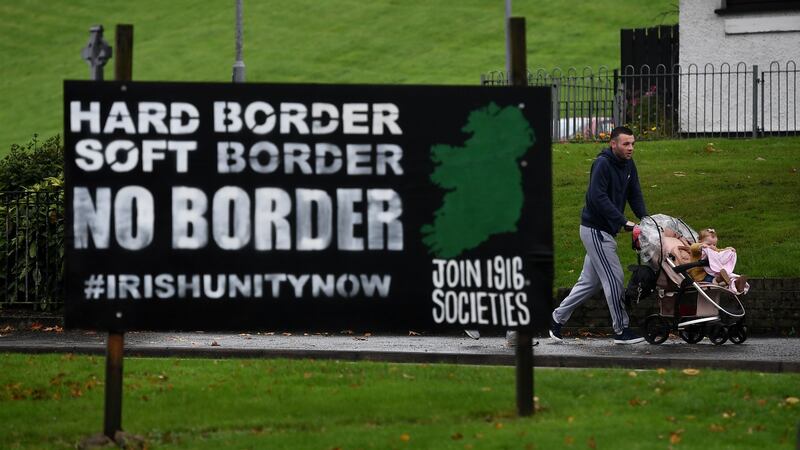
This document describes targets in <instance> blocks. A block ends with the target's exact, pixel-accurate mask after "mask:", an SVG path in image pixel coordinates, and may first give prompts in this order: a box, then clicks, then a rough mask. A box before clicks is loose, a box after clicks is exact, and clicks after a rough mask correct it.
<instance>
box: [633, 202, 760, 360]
mask: <svg viewBox="0 0 800 450" xmlns="http://www.w3.org/2000/svg"><path fill="white" fill-rule="evenodd" d="M697 240H698V234H697V233H696V232H695V231H694V230H693V229H692V228H691V227H689V226H688V225H686V223H684V222H683V221H682V220H680V219H677V218H674V217H670V216H667V215H664V214H656V215H653V216H646V217H644V218H643V219H642V221H641V223H640V224H639V226H638V229H636V230H634V234H633V248H634V250H636V252H637V254H638V260H639V265H638V266H631V267H629V269H631V271H632V272H633V275H632V277H631V280H630V283H629V285H628V289H627V290H626V300H627V301H629V302H638V301H640V300H641V299H643V298H646V297H647V296H649V295H650V294H652V293H653V292H655V294H656V298H657V301H658V306H659V312H658V314H652V315H650V316H648V317H647V318H646V319H645V323H644V330H643V331H644V332H643V334H644V338H645V339H646V340H647V342H649V343H651V344H661V343H662V342H664V341H666V340H667V338H668V337H669V334H670V332H673V331H674V332H677V334H678V335H679V336H680V337H681V338H682V339H683V340H684V341H686V342H688V343H690V344H696V343H698V342H700V341H701V340H703V338H704V337H708V339H709V340H710V341H711V342H712V343H713V344H715V345H721V344H724V343H725V342H726V341H728V340H730V341H731V342H733V343H734V344H741V343H743V342H744V341H745V340H747V326H746V325H745V322H744V316H745V310H744V305H742V302H741V300H739V295H744V294H746V292H747V291H746V290H744V292H743V293H739V292H737V291H736V289H735V287H733V286H721V285H717V284H714V283H707V282H697V281H694V279H693V278H692V277H691V275H690V274H689V273H688V271H689V269H692V268H694V267H703V266H708V260H706V259H701V260H699V261H696V262H690V261H691V255H690V253H689V252H688V251H687V247H688V246H689V245H690V244H692V243H695V242H697Z"/></svg>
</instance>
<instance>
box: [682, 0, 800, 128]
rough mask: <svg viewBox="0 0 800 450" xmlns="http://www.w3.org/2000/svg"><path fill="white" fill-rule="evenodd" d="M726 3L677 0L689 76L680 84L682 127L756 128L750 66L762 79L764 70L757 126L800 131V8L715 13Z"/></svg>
mask: <svg viewBox="0 0 800 450" xmlns="http://www.w3.org/2000/svg"><path fill="white" fill-rule="evenodd" d="M721 4H722V1H721V0H681V1H680V53H679V57H680V65H681V72H682V73H684V74H687V73H688V75H683V76H681V82H680V92H681V111H680V122H681V131H682V132H690V133H692V132H737V131H738V132H751V131H752V123H753V119H752V117H753V116H752V114H753V103H752V102H753V97H752V95H753V92H752V91H753V86H752V66H753V65H758V72H759V73H758V76H759V77H761V76H762V72H764V73H763V78H764V83H763V105H762V104H761V102H759V104H757V105H756V106H757V111H756V113H757V117H758V121H757V126H758V127H762V126H763V130H764V131H798V130H800V111H798V108H797V101H798V100H800V99H798V92H797V86H798V81H800V80H798V75H800V72H798V71H797V63H800V12H787V11H782V12H775V13H757V14H737V15H718V14H716V13H715V12H714V10H715V9H718V8H720V7H721ZM740 62H743V63H744V65H741V64H738V63H740ZM787 69H788V71H787ZM778 70H780V71H781V72H780V73H778V72H777V71H778ZM704 82H705V85H704ZM758 96H759V97H761V96H762V86H761V85H759V86H758ZM762 109H763V114H762Z"/></svg>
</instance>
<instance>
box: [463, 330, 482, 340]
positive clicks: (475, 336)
mask: <svg viewBox="0 0 800 450" xmlns="http://www.w3.org/2000/svg"><path fill="white" fill-rule="evenodd" d="M464 333H467V336H469V337H471V338H472V339H475V340H476V341H477V340H478V339H480V338H481V332H480V331H478V330H464Z"/></svg>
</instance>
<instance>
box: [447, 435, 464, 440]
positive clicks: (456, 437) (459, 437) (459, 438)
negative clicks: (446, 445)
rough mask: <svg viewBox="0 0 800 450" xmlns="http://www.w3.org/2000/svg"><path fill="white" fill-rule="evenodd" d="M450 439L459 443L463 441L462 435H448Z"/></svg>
mask: <svg viewBox="0 0 800 450" xmlns="http://www.w3.org/2000/svg"><path fill="white" fill-rule="evenodd" d="M450 439H452V440H454V441H460V440H461V439H464V435H463V434H461V433H453V434H452V435H450Z"/></svg>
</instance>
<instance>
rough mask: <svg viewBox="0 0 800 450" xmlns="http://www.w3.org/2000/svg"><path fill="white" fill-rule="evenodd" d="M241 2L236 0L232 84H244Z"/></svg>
mask: <svg viewBox="0 0 800 450" xmlns="http://www.w3.org/2000/svg"><path fill="white" fill-rule="evenodd" d="M243 34H244V32H243V30H242V0H236V62H234V63H233V82H234V83H244V61H243V60H242V38H243V36H242V35H243Z"/></svg>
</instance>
